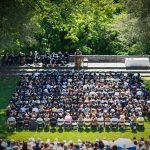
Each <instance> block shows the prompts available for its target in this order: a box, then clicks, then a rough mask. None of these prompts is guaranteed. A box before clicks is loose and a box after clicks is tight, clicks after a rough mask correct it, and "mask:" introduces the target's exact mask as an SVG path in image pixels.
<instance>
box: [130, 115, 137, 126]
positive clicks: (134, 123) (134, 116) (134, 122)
mask: <svg viewBox="0 0 150 150" xmlns="http://www.w3.org/2000/svg"><path fill="white" fill-rule="evenodd" d="M136 121H137V117H136V115H135V114H133V115H132V116H131V122H130V124H131V128H132V129H136V126H137V122H136Z"/></svg>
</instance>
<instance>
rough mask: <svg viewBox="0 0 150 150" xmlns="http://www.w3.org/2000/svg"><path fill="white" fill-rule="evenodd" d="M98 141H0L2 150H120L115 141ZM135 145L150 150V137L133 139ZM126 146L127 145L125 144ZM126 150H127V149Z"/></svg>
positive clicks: (32, 139)
mask: <svg viewBox="0 0 150 150" xmlns="http://www.w3.org/2000/svg"><path fill="white" fill-rule="evenodd" d="M105 141H106V140H99V139H96V140H95V142H91V141H90V140H88V141H81V140H80V139H78V141H77V143H74V142H73V141H71V140H70V141H68V142H67V141H66V140H63V141H62V142H59V140H58V139H57V138H55V139H54V141H53V142H51V141H50V139H47V141H46V142H44V141H42V140H41V139H39V138H37V139H34V138H29V140H28V141H23V142H22V141H13V140H8V141H4V140H2V139H0V150H8V149H13V150H118V146H117V145H116V144H114V141H106V142H105ZM133 143H134V144H135V147H136V149H137V150H149V149H150V136H149V139H146V140H145V139H144V138H140V139H139V140H137V139H136V137H134V138H133ZM124 145H126V143H124ZM125 149H126V148H125Z"/></svg>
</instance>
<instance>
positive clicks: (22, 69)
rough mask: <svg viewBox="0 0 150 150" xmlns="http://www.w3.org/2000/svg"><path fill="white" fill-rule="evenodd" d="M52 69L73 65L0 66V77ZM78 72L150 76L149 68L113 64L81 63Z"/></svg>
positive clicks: (72, 64)
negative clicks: (130, 73) (128, 73)
mask: <svg viewBox="0 0 150 150" xmlns="http://www.w3.org/2000/svg"><path fill="white" fill-rule="evenodd" d="M52 69H58V70H70V69H75V66H74V63H72V62H71V63H69V64H67V65H65V66H55V67H51V66H48V67H43V65H42V64H37V65H24V66H0V75H1V76H5V75H6V76H7V75H8V76H11V75H21V74H27V73H33V72H34V71H36V70H38V71H40V72H41V71H48V70H52ZM80 70H85V71H101V72H109V71H114V72H124V73H127V72H133V73H141V75H142V76H150V67H148V68H138V67H136V68H126V66H125V63H121V62H116V63H115V62H113V63H97V62H88V63H83V64H82V66H81V69H80Z"/></svg>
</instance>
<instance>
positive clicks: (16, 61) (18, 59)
mask: <svg viewBox="0 0 150 150" xmlns="http://www.w3.org/2000/svg"><path fill="white" fill-rule="evenodd" d="M68 62H69V53H68V52H65V53H62V52H61V51H59V52H58V53H55V52H53V53H45V54H43V55H40V54H39V53H38V52H37V51H34V52H32V51H30V52H29V54H25V53H22V52H19V54H15V53H14V52H12V53H6V54H5V55H4V56H3V58H2V63H3V64H5V65H25V64H38V63H42V64H43V65H44V66H48V65H52V66H55V65H65V64H67V63H68Z"/></svg>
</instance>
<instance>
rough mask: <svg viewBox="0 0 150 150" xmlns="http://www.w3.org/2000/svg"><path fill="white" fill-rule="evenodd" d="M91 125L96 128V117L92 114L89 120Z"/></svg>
mask: <svg viewBox="0 0 150 150" xmlns="http://www.w3.org/2000/svg"><path fill="white" fill-rule="evenodd" d="M91 121H92V122H91V126H92V128H96V127H97V118H96V115H92V120H91Z"/></svg>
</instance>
